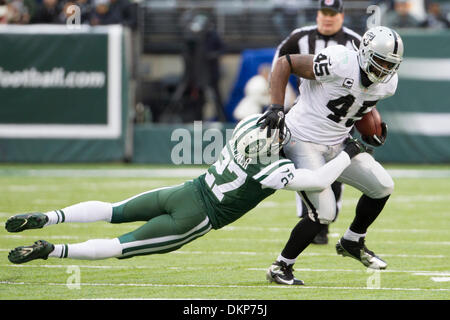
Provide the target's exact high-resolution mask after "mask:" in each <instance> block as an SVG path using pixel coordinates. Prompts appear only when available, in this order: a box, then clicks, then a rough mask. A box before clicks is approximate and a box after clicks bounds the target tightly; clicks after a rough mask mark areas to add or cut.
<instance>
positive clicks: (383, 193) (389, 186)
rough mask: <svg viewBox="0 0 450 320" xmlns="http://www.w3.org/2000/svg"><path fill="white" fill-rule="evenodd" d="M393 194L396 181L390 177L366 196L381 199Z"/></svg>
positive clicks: (384, 179)
mask: <svg viewBox="0 0 450 320" xmlns="http://www.w3.org/2000/svg"><path fill="white" fill-rule="evenodd" d="M392 192H394V180H392V178H391V177H390V176H386V177H384V178H383V180H380V184H379V186H378V187H377V188H374V189H373V190H371V191H370V192H369V194H366V195H367V196H368V197H370V198H372V199H381V198H384V197H387V196H389V195H391V194H392Z"/></svg>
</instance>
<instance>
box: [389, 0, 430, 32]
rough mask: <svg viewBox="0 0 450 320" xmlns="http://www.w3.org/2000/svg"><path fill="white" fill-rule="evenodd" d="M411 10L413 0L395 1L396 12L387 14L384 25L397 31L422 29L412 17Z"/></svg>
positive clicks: (418, 22)
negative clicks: (399, 29)
mask: <svg viewBox="0 0 450 320" xmlns="http://www.w3.org/2000/svg"><path fill="white" fill-rule="evenodd" d="M411 9H412V2H411V0H395V3H394V10H393V11H388V12H387V13H386V14H385V16H384V19H383V20H384V21H382V25H385V26H388V27H391V28H395V29H398V28H418V27H420V26H421V23H420V21H419V20H417V19H416V18H415V17H414V16H413V15H412V13H411Z"/></svg>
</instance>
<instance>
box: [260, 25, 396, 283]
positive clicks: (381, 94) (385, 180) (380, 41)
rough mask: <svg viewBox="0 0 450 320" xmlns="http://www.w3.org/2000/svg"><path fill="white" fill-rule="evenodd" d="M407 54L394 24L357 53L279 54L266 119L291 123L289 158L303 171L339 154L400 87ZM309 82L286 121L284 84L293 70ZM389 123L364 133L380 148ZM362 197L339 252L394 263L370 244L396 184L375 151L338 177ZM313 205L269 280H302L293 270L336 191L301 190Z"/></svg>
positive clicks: (377, 264)
mask: <svg viewBox="0 0 450 320" xmlns="http://www.w3.org/2000/svg"><path fill="white" fill-rule="evenodd" d="M402 57H403V42H402V39H401V38H400V36H399V35H398V34H397V32H395V31H394V30H392V29H389V28H386V27H375V28H371V29H369V30H368V31H367V32H366V33H365V34H364V36H363V38H362V41H361V43H360V46H359V48H358V50H357V51H353V50H351V49H348V48H346V47H344V46H340V45H338V46H331V47H327V48H325V49H323V50H321V51H320V52H318V53H317V54H316V55H314V56H313V55H286V56H284V57H281V58H279V59H278V61H277V63H276V65H275V68H274V69H273V72H272V76H271V100H272V101H271V102H272V103H273V104H272V105H271V107H270V108H269V110H268V112H266V113H265V114H264V116H263V117H262V118H261V123H263V127H266V126H267V127H270V128H277V127H278V128H279V127H282V125H283V124H284V122H286V124H287V125H288V126H289V129H290V130H291V133H292V139H291V142H290V143H289V144H288V145H286V147H285V148H284V152H285V155H286V156H287V158H289V159H291V160H292V161H293V162H294V164H295V166H296V168H308V169H311V170H313V169H315V168H319V167H320V166H322V165H324V164H325V163H327V162H328V161H330V160H331V159H333V158H334V157H335V156H336V155H337V154H338V153H339V151H340V150H341V149H342V143H343V141H344V140H345V139H346V137H347V135H348V132H349V131H350V130H351V128H352V127H353V125H354V123H355V121H357V120H359V119H361V118H362V116H363V115H364V114H365V113H367V112H369V111H370V110H371V109H372V108H374V107H375V105H376V103H377V102H378V101H379V100H381V99H385V98H387V97H390V96H392V95H393V94H394V93H395V90H396V88H397V82H398V76H397V70H398V68H399V65H400V63H401V61H402ZM291 73H294V74H296V75H298V76H300V77H302V78H303V79H304V81H302V83H301V87H300V91H301V92H302V95H301V96H300V99H299V101H298V102H297V103H296V105H294V106H293V108H292V109H291V110H290V112H289V113H288V114H287V115H286V118H285V119H284V114H283V106H282V104H283V101H284V90H285V89H284V88H285V87H286V83H287V81H288V78H289V75H290V74H291ZM386 134H387V126H386V124H385V123H382V134H381V135H380V136H377V135H374V136H363V137H362V138H363V140H364V141H365V142H367V143H369V144H371V145H374V146H381V145H383V143H384V142H385V139H386ZM337 180H338V181H340V182H343V183H346V184H349V185H351V186H353V187H355V188H356V189H358V190H360V191H361V192H362V193H363V194H362V196H361V198H360V199H359V201H358V204H357V206H356V215H355V218H354V220H353V222H352V223H351V225H350V227H349V228H348V229H347V231H346V232H345V234H344V235H343V237H342V238H341V239H340V240H339V241H338V243H337V245H336V250H337V253H338V254H341V255H343V256H349V257H352V258H354V259H357V260H359V261H360V262H361V263H363V264H364V265H365V266H366V267H369V268H375V269H384V268H386V266H387V263H386V262H385V261H383V260H382V259H381V258H379V257H378V256H377V255H375V253H374V252H372V251H370V250H369V249H367V247H366V246H365V236H366V232H367V229H368V227H369V226H370V225H371V224H372V223H373V222H374V220H375V219H376V218H377V216H378V215H379V214H380V212H381V211H382V209H383V207H384V205H385V204H386V201H387V200H388V198H389V196H390V195H391V193H392V191H393V188H394V182H393V180H392V178H391V177H390V176H389V174H388V173H387V171H386V170H385V169H384V168H383V167H382V166H381V165H380V164H379V163H378V162H377V161H376V160H375V159H374V158H373V157H372V156H371V155H370V154H369V153H361V154H359V155H358V156H356V157H355V158H354V159H352V163H351V164H350V165H349V166H348V168H346V169H345V170H344V171H343V173H342V174H341V175H340V176H339V178H338V179H337ZM300 195H301V197H302V198H303V200H304V201H305V203H306V204H307V206H308V218H306V219H303V220H301V221H300V222H299V223H298V224H297V225H296V226H295V227H294V229H293V230H292V232H291V236H290V239H289V240H288V242H287V243H286V245H285V247H284V249H283V251H282V252H281V254H280V255H279V257H278V258H277V260H276V261H275V262H274V264H273V265H272V266H271V267H270V268H269V270H268V272H267V277H268V279H269V280H270V281H275V282H277V283H281V284H301V283H302V282H301V281H300V280H297V279H295V278H294V276H293V275H292V265H293V264H294V263H295V261H296V258H297V257H298V256H299V255H300V253H301V252H302V251H303V250H304V249H305V248H306V247H307V246H308V245H309V244H310V243H311V241H312V239H313V238H314V237H315V235H316V234H317V233H318V232H319V230H320V228H321V224H329V223H330V222H332V221H333V220H334V218H335V214H336V200H335V198H334V196H333V192H332V190H331V188H326V189H325V190H323V191H322V192H315V191H307V190H305V191H302V192H301V193H300Z"/></svg>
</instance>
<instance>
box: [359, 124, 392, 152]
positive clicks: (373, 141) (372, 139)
mask: <svg viewBox="0 0 450 320" xmlns="http://www.w3.org/2000/svg"><path fill="white" fill-rule="evenodd" d="M387 131H388V128H387V124H386V123H384V122H382V123H381V136H377V135H376V134H374V135H373V136H361V138H362V140H363V141H364V142H365V143H368V144H370V145H372V146H374V147H379V146H382V145H383V144H384V143H385V142H386V136H387Z"/></svg>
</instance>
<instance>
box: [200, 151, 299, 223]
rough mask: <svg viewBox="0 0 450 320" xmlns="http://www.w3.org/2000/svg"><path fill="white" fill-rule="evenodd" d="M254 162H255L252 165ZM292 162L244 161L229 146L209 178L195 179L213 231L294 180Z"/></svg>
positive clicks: (210, 168)
mask: <svg viewBox="0 0 450 320" xmlns="http://www.w3.org/2000/svg"><path fill="white" fill-rule="evenodd" d="M252 160H253V162H252ZM294 172H295V167H294V164H293V162H292V161H291V160H288V159H285V158H278V159H277V160H276V161H273V162H271V163H270V162H269V163H261V162H259V161H255V160H254V159H250V158H245V157H244V156H243V155H241V154H239V153H238V152H237V151H236V150H235V149H234V148H233V146H232V145H231V144H230V143H227V145H226V146H225V147H224V148H223V150H222V152H221V154H220V156H219V159H218V160H217V161H216V162H215V163H214V164H213V165H212V166H211V167H209V169H208V171H207V172H206V174H203V175H201V176H200V177H198V178H197V179H194V184H195V185H196V186H197V187H198V189H199V190H200V192H201V197H202V198H203V199H202V200H203V201H204V203H205V205H206V209H207V214H208V216H209V219H210V221H211V224H212V226H213V228H214V229H220V228H222V227H223V226H225V225H227V224H230V223H232V222H233V221H235V220H237V219H239V218H240V217H241V216H243V215H244V214H245V213H247V212H248V211H249V210H251V209H252V208H254V207H255V206H256V205H257V204H258V203H260V202H261V201H262V200H263V199H265V198H267V197H268V196H270V195H271V194H272V193H274V192H275V190H278V189H282V188H284V187H285V186H286V185H287V184H288V183H289V182H290V181H291V180H292V179H293V178H294Z"/></svg>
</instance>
